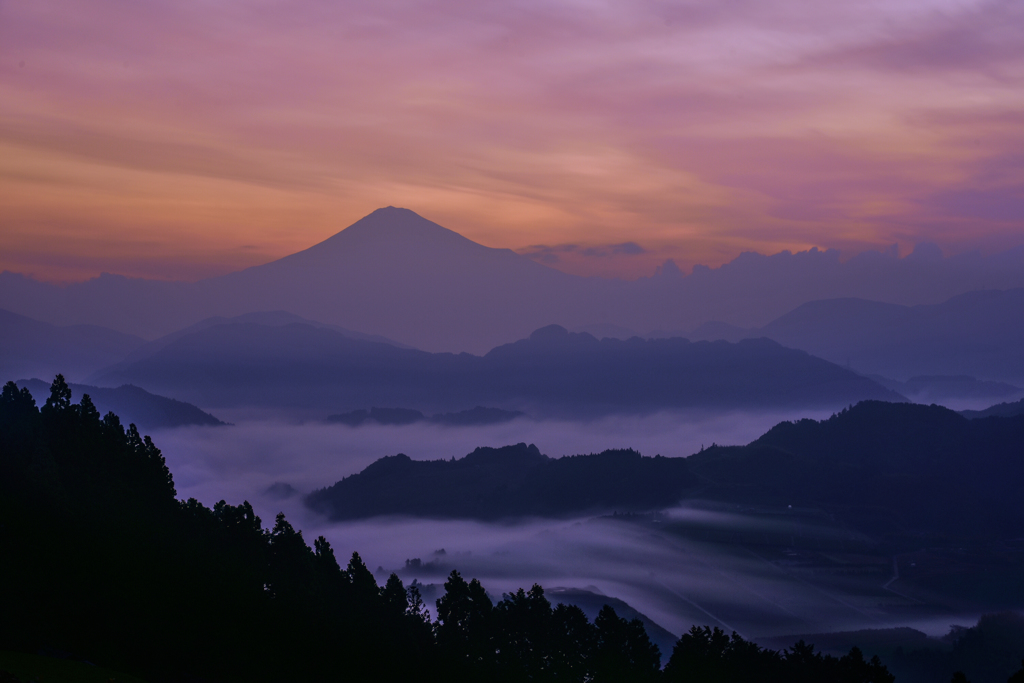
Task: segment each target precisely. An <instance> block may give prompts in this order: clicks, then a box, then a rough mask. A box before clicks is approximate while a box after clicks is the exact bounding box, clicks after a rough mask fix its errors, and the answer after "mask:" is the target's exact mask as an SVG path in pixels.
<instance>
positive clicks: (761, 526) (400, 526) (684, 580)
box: [154, 412, 977, 650]
mask: <svg viewBox="0 0 1024 683" xmlns="http://www.w3.org/2000/svg"><path fill="white" fill-rule="evenodd" d="M803 417H810V418H814V419H822V418H825V417H828V414H826V413H817V414H816V413H813V412H812V413H807V412H801V413H799V414H791V413H784V412H759V413H748V412H729V413H720V414H713V413H659V414H657V415H653V416H648V417H643V418H606V419H602V420H595V421H591V422H560V421H534V420H530V419H517V420H514V421H512V422H508V423H505V424H501V425H491V426H481V427H464V428H450V427H441V426H436V425H430V424H423V423H420V424H413V425H406V426H382V425H365V426H360V427H348V426H344V425H327V424H322V423H298V422H288V421H284V420H246V421H241V422H237V423H236V424H234V425H232V426H228V427H187V428H179V429H173V430H164V431H160V432H156V433H154V438H155V439H156V441H157V443H158V444H159V445H160V447H161V449H162V450H163V453H164V455H165V457H166V459H167V463H168V466H169V467H170V469H171V471H172V472H173V473H174V477H175V485H176V488H177V491H178V495H179V497H180V498H190V497H195V498H197V499H199V500H200V501H201V502H203V503H204V504H206V505H212V504H214V503H215V502H217V501H218V500H221V499H225V500H227V501H228V502H230V503H239V502H241V501H242V500H249V501H250V502H251V503H252V504H253V506H254V507H255V509H256V511H257V513H258V514H259V515H260V516H261V518H262V519H263V523H264V525H267V526H269V525H272V524H273V519H274V517H275V515H276V514H277V513H279V512H284V513H285V514H286V516H287V517H288V519H289V520H290V521H291V522H292V524H293V525H295V527H296V528H298V529H301V530H302V531H303V535H304V537H305V539H306V541H307V542H308V543H311V542H312V541H313V539H315V538H316V537H317V536H320V535H323V536H325V537H326V538H327V539H328V540H329V541H330V542H331V545H332V547H334V549H335V551H336V553H337V554H338V556H339V557H340V558H345V557H348V556H349V555H350V554H351V553H352V552H358V553H359V554H360V555H361V557H362V558H363V560H364V561H365V562H366V564H367V566H369V567H370V568H371V569H374V570H376V573H377V578H378V582H381V583H382V582H383V580H384V579H385V578H386V576H387V574H388V573H390V572H393V571H394V572H398V573H399V575H400V576H401V578H402V579H403V580H404V581H405V582H406V583H407V584H408V583H409V582H410V581H412V580H414V579H415V580H416V581H417V582H418V583H419V584H421V585H422V586H423V593H424V597H425V598H426V599H427V601H428V605H429V606H430V607H431V609H432V611H433V600H434V599H436V598H437V597H440V594H441V593H443V589H442V588H441V585H440V584H443V583H444V580H445V577H446V576H447V574H448V573H449V572H450V571H451V570H452V569H458V570H459V571H460V572H461V573H462V574H463V575H464V576H467V577H477V578H479V579H480V580H481V581H482V582H483V584H484V586H485V588H486V589H487V590H488V592H489V593H490V594H491V595H492V597H493V598H494V599H496V600H497V599H500V598H501V595H502V594H503V593H506V592H510V591H514V590H516V589H518V588H520V587H526V588H528V587H529V586H530V585H532V584H533V583H539V584H541V585H542V586H544V587H545V589H547V590H548V591H549V592H552V591H553V592H552V593H551V598H552V600H553V601H557V600H558V595H559V592H560V589H582V590H584V591H589V592H591V593H593V594H598V595H604V596H608V597H611V598H618V599H620V600H623V601H625V602H626V603H628V604H629V605H630V606H632V607H633V608H635V609H637V610H638V611H640V612H641V613H643V614H644V615H646V616H647V617H649V618H650V619H651V620H653V621H654V622H655V623H656V624H658V625H659V626H661V627H663V628H664V629H667V630H668V631H669V632H670V633H671V634H673V635H674V636H678V635H679V634H681V633H683V632H685V631H686V630H688V629H689V628H690V627H691V626H692V625H694V624H710V625H716V626H720V627H721V628H723V629H725V630H726V631H732V630H735V631H737V632H738V633H740V634H742V635H743V636H745V637H748V638H749V637H768V636H784V635H788V634H794V633H814V632H821V631H837V630H856V629H862V628H883V627H891V626H895V625H907V624H912V625H914V626H915V627H918V628H921V629H922V630H925V631H926V632H928V633H930V634H934V635H939V634H942V633H945V632H946V631H947V630H948V627H949V624H950V623H952V622H953V621H957V622H958V623H973V619H974V618H976V616H977V615H976V614H973V613H971V612H970V611H963V610H961V611H959V612H957V613H953V612H951V611H950V610H948V609H946V610H941V609H936V608H934V607H932V606H927V605H924V604H923V603H922V601H920V600H919V599H917V598H913V597H908V596H905V595H902V594H899V593H897V592H894V591H891V590H888V589H887V588H886V586H887V585H888V583H890V582H889V579H890V578H892V574H893V567H892V562H891V558H889V557H887V556H885V555H883V554H882V553H881V551H880V550H879V548H878V547H877V546H876V543H875V541H873V540H871V539H869V538H867V537H865V536H863V535H862V534H859V533H858V532H856V531H853V530H851V529H848V528H843V527H842V526H840V525H838V524H836V523H835V522H833V521H831V520H829V519H824V518H822V517H821V516H820V515H817V514H814V513H813V511H806V510H796V511H794V510H783V511H779V510H757V509H750V508H743V507H739V506H727V505H723V504H716V505H711V504H708V505H701V504H699V503H697V504H689V505H687V506H685V507H680V508H677V509H674V510H667V511H663V512H662V513H660V514H658V515H656V516H653V517H643V516H626V517H615V516H611V517H609V516H605V517H599V518H594V517H590V516H581V517H579V518H574V519H558V520H551V519H526V520H524V519H519V520H509V521H505V522H502V523H483V522H476V521H469V520H430V519H415V518H404V517H390V518H376V519H370V520H363V521H355V522H331V521H329V520H327V519H326V518H325V517H323V516H320V515H318V514H316V513H314V512H312V511H311V510H309V509H308V508H306V507H305V506H304V505H303V502H302V496H303V495H304V494H305V493H308V492H309V491H312V490H314V489H317V488H320V487H324V486H328V485H330V484H333V483H334V482H335V481H337V480H339V479H341V478H343V477H345V476H348V475H351V474H355V473H357V472H359V471H361V470H362V469H363V468H365V467H366V466H367V465H369V464H371V463H372V462H374V461H375V460H377V459H378V458H380V457H382V456H385V455H391V454H396V453H405V454H406V455H408V456H409V457H410V458H413V459H415V460H435V459H451V458H453V457H454V458H462V457H463V456H465V455H466V454H467V453H469V452H471V451H472V450H473V449H474V448H476V447H477V446H482V445H489V446H502V445H506V444H511V443H518V442H525V443H533V444H536V445H537V446H538V447H539V449H540V450H541V452H542V453H545V454H546V455H548V456H550V457H559V456H562V455H572V454H582V453H591V452H600V451H602V450H605V449H607V448H618V447H622V448H626V447H630V448H635V449H637V450H639V451H640V452H641V453H643V454H645V455H655V454H661V455H664V456H670V457H684V456H688V455H690V454H692V453H695V452H698V451H699V450H700V449H701V448H702V447H709V446H711V445H712V443H717V444H719V445H723V444H745V443H749V442H750V441H752V440H754V439H756V438H757V437H758V436H760V435H761V434H763V433H764V432H765V431H767V430H768V429H769V428H770V427H772V426H773V425H775V424H777V423H778V422H780V421H783V420H794V419H799V418H803ZM737 534H739V535H740V536H741V538H740V542H731V541H730V539H736V538H739V537H738V536H737ZM762 541H765V543H762ZM751 543H753V545H751ZM759 544H760V545H759ZM787 546H792V547H791V548H788V547H787ZM752 548H754V549H752ZM807 549H812V550H813V551H815V552H825V553H832V555H830V557H831V556H834V557H838V558H840V561H842V562H845V563H848V564H850V565H851V571H850V573H849V575H841V576H838V577H837V576H833V575H832V574H827V575H820V576H819V575H817V574H816V573H815V571H814V570H813V569H807V568H806V567H803V566H802V564H806V562H805V559H806V558H804V557H803V554H804V553H805V551H806V550H807ZM818 574H820V572H818ZM663 645H664V644H663ZM664 649H665V648H664V647H663V650H664Z"/></svg>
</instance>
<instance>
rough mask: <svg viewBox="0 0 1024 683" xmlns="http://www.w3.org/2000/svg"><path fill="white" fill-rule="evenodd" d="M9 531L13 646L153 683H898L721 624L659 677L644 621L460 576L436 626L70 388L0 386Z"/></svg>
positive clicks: (361, 570) (6, 571)
mask: <svg viewBox="0 0 1024 683" xmlns="http://www.w3.org/2000/svg"><path fill="white" fill-rule="evenodd" d="M0 520H2V522H0V557H2V558H3V562H2V563H0V601H2V603H0V604H2V605H3V618H2V619H0V649H7V650H16V651H22V652H55V651H59V652H64V653H70V654H71V655H72V656H74V657H78V658H82V659H88V660H90V661H92V662H95V663H97V664H101V665H103V666H107V667H109V668H112V669H118V670H123V671H127V672H130V673H135V674H138V675H141V676H143V677H145V678H147V679H149V680H151V681H159V680H206V681H295V680H303V681H326V680H375V681H388V680H395V681H406V680H413V679H424V678H426V679H429V680H448V681H462V680H466V681H469V680H474V681H476V680H493V681H526V680H535V681H594V682H596V683H600V682H602V681H641V682H642V681H655V680H659V679H661V678H667V679H668V680H673V681H675V680H680V681H695V682H696V681H712V680H713V681H728V680H737V681H739V680H750V679H749V678H744V676H748V674H747V673H745V672H748V671H750V670H751V669H750V668H749V667H751V666H757V667H761V666H768V667H774V668H766V669H763V670H762V671H761V672H760V673H758V677H757V680H765V681H770V680H776V679H777V680H789V681H826V680H827V681H839V682H840V683H842V682H844V681H851V682H852V681H857V682H859V683H888V682H890V681H891V680H892V679H891V677H890V676H888V674H887V673H886V671H885V669H884V667H882V666H881V665H880V664H878V663H877V662H871V663H866V662H864V661H863V659H862V658H860V656H859V652H856V651H855V652H851V653H850V655H848V656H846V657H844V658H842V659H839V660H836V659H834V658H831V657H824V658H823V657H822V656H821V655H819V654H815V653H814V651H813V648H810V647H807V646H804V645H803V644H798V645H796V646H794V649H793V650H792V651H786V652H785V653H783V654H781V655H780V654H778V653H775V652H772V651H768V650H762V649H760V648H758V647H757V646H756V645H754V644H752V643H746V642H745V641H742V639H740V638H738V637H737V636H733V637H732V638H727V637H726V636H724V634H722V633H721V632H720V631H717V630H716V631H710V630H708V629H703V630H701V629H695V630H694V631H692V632H691V633H690V634H688V635H687V636H684V638H683V639H681V640H680V641H679V644H678V645H677V647H676V651H675V652H674V653H673V655H672V658H671V660H670V661H669V663H668V666H667V668H666V669H665V671H664V673H663V672H662V671H661V670H660V664H661V653H660V652H659V651H658V648H657V647H656V646H655V645H653V644H652V643H651V642H650V639H649V638H648V636H647V633H646V632H645V631H644V627H643V625H642V624H641V622H640V621H639V620H636V619H634V620H632V621H626V620H625V619H622V618H620V617H618V616H617V615H616V614H615V612H614V610H613V609H612V608H611V607H607V606H606V607H605V608H604V609H603V610H602V611H601V612H600V614H599V615H598V616H597V618H596V619H595V620H594V622H593V623H590V622H589V621H588V620H587V618H586V616H584V614H583V612H582V611H581V610H580V609H579V608H577V607H567V606H565V605H558V606H556V607H552V605H551V604H550V602H549V601H548V600H547V598H546V597H545V596H544V591H543V589H542V588H541V587H540V586H536V585H535V586H534V587H533V588H531V589H530V590H529V591H524V590H519V591H518V592H516V593H514V594H512V595H507V596H505V597H504V599H502V600H501V601H500V602H498V603H497V604H496V605H495V604H494V603H493V602H492V600H491V599H490V597H488V595H487V593H486V592H485V591H484V589H483V587H482V586H481V585H480V583H479V582H478V581H477V580H475V579H474V580H472V581H468V582H467V581H466V580H465V579H464V578H463V577H462V576H460V575H459V573H458V572H452V574H451V575H450V576H449V578H448V580H447V582H446V583H445V589H446V593H445V595H444V596H443V597H442V598H441V599H440V600H438V601H437V616H438V620H437V622H436V623H431V621H430V616H429V613H428V612H427V610H426V608H425V606H424V604H423V602H422V600H421V599H420V596H419V593H418V591H417V590H416V589H415V587H411V588H406V587H405V586H403V584H402V582H401V580H399V578H398V577H397V576H395V575H392V576H391V577H390V578H389V579H388V580H387V582H386V583H385V584H384V586H378V585H377V582H376V580H375V579H374V577H373V575H372V574H371V573H370V571H369V570H368V569H367V568H366V566H365V565H364V564H363V562H362V560H361V559H360V558H359V555H358V554H354V555H353V556H352V558H351V560H350V561H349V562H348V565H347V566H346V567H345V568H342V567H341V566H340V564H339V563H338V561H337V559H336V558H335V556H334V553H333V552H332V550H331V547H330V545H329V544H328V542H327V541H326V539H324V538H323V537H320V538H318V539H316V540H315V541H314V543H313V547H312V548H310V547H309V546H308V545H307V544H306V542H305V539H303V537H302V533H301V532H300V531H297V530H296V529H294V528H293V527H292V526H291V524H289V523H288V521H287V520H286V519H285V518H284V516H283V515H278V517H277V519H276V521H275V524H274V526H273V528H272V529H270V530H267V529H264V528H263V526H262V523H261V520H260V519H259V517H257V516H256V515H255V514H254V512H253V509H252V507H251V506H250V505H249V504H248V503H242V504H241V505H237V506H232V505H228V504H227V503H225V502H223V501H222V502H220V503H218V504H217V505H215V506H214V507H213V508H212V509H210V508H207V507H205V506H203V505H201V504H200V503H198V502H197V501H196V500H194V499H192V500H188V501H178V500H177V499H176V497H175V490H174V483H173V480H172V477H171V474H170V472H169V471H168V469H167V466H166V464H165V463H164V459H163V456H162V455H161V453H160V451H159V449H158V448H157V447H156V446H155V445H154V444H153V442H152V441H151V440H150V439H149V437H143V436H141V435H140V434H139V433H138V430H137V429H136V428H135V427H134V425H132V426H130V427H129V428H128V429H127V430H126V429H124V427H122V426H121V424H120V422H119V420H118V418H117V416H115V415H114V414H112V413H108V414H107V415H106V416H105V417H103V418H101V417H100V415H99V413H98V412H97V411H96V409H95V407H94V406H93V404H92V402H91V401H90V399H89V397H88V396H83V397H82V400H81V402H80V403H78V404H73V403H72V402H71V392H70V389H69V388H68V387H67V385H66V384H65V382H64V380H63V378H62V377H60V376H58V377H57V379H56V380H55V381H54V383H53V386H52V387H51V396H50V398H49V399H48V400H47V401H46V405H44V406H43V408H42V409H37V407H36V405H35V401H34V400H33V399H32V397H31V395H30V394H29V393H28V392H27V391H24V390H19V389H18V388H17V387H16V386H15V385H14V384H13V383H8V384H7V385H6V386H4V388H3V391H2V394H0ZM744 667H747V668H744ZM769 673H770V675H771V676H776V678H770V677H768V675H769ZM730 676H731V677H732V678H730ZM737 677H738V678H737Z"/></svg>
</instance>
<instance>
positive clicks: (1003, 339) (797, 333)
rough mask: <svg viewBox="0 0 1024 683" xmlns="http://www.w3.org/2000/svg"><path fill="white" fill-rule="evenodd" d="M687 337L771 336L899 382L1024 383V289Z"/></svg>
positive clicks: (834, 302) (835, 305)
mask: <svg viewBox="0 0 1024 683" xmlns="http://www.w3.org/2000/svg"><path fill="white" fill-rule="evenodd" d="M687 336H689V337H690V338H691V339H708V340H711V339H725V340H729V341H738V340H740V339H745V338H753V337H768V338H769V339H774V340H775V341H777V342H779V343H780V344H782V345H783V346H788V347H790V348H797V349H803V350H804V351H807V352H808V353H812V354H814V355H815V356H819V357H821V358H825V359H826V360H830V361H832V362H834V363H839V364H841V365H848V366H849V367H851V368H853V369H855V370H857V371H859V372H863V373H867V374H877V375H883V376H885V377H890V378H893V379H896V380H906V379H908V378H911V377H915V376H922V375H925V376H927V375H932V376H934V375H946V376H956V375H961V376H962V375H967V376H970V377H977V378H981V379H983V380H989V381H992V380H1000V381H1004V382H1010V383H1012V384H1017V385H1024V289H1010V290H1005V291H1002V290H986V291H976V292H968V293H965V294H961V295H958V296H955V297H952V298H951V299H948V300H946V301H943V302H942V303H938V304H930V305H919V306H900V305H897V304H887V303H880V302H878V301H865V300H863V299H828V300H821V301H812V302H809V303H806V304H804V305H802V306H799V307H797V308H796V309H795V310H793V311H790V312H789V313H787V314H785V315H783V316H781V317H779V318H777V319H776V320H773V321H772V322H770V323H768V324H767V325H765V326H764V327H758V328H752V329H741V328H738V327H734V326H730V325H727V324H725V323H721V322H716V323H707V324H705V325H703V326H701V327H698V328H697V329H696V330H694V331H692V332H691V333H690V334H689V335H687ZM970 377H968V379H970ZM951 379H952V378H951ZM979 388H980V387H976V388H975V389H979ZM989 388H990V389H993V390H994V393H993V394H991V395H990V396H991V397H992V398H998V397H999V396H1000V395H1001V394H1000V393H999V392H1000V391H1002V389H1001V388H999V387H989Z"/></svg>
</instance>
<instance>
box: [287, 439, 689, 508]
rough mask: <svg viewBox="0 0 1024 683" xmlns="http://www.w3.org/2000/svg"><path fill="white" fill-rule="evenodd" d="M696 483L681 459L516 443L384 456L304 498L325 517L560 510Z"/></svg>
mask: <svg viewBox="0 0 1024 683" xmlns="http://www.w3.org/2000/svg"><path fill="white" fill-rule="evenodd" d="M696 483H697V480H696V478H695V477H694V476H693V475H692V474H691V473H690V472H689V470H688V469H687V467H686V462H685V460H683V459H682V458H662V457H661V456H655V457H653V458H647V457H643V456H641V455H640V454H639V453H637V452H636V451H633V450H609V451H604V452H603V453H599V454H596V455H593V454H592V455H577V456H569V457H564V458H557V459H552V458H548V457H547V456H545V455H543V454H541V452H540V451H539V450H538V449H537V447H536V446H534V445H533V444H530V445H529V446H527V445H526V444H524V443H521V444H517V445H515V446H505V447H504V448H477V449H476V450H475V451H473V452H472V453H470V454H469V455H467V456H466V457H464V458H462V459H460V460H432V461H416V460H412V459H410V458H409V456H407V455H404V454H402V453H399V454H398V455H393V456H388V457H385V458H381V459H380V460H378V461H377V462H375V463H373V464H372V465H370V466H369V467H367V468H366V469H364V470H363V471H362V472H360V473H359V474H354V475H352V476H350V477H346V478H344V479H342V480H341V481H339V482H338V483H336V484H334V485H333V486H330V487H328V488H326V489H320V490H318V491H314V492H313V493H311V494H310V495H309V496H307V498H306V503H307V504H308V505H309V506H310V507H312V508H313V509H314V510H317V511H319V512H323V513H324V514H327V515H328V516H329V517H331V518H332V519H359V518H363V517H374V516H377V515H415V516H417V517H430V518H435V519H437V518H458V517H462V518H472V519H485V520H493V519H499V518H502V517H561V516H565V515H571V514H580V513H587V512H605V511H608V510H636V509H641V510H646V509H650V508H652V507H668V506H671V505H674V504H675V503H677V502H678V500H679V492H680V491H683V490H686V489H688V488H692V487H693V486H695V485H696Z"/></svg>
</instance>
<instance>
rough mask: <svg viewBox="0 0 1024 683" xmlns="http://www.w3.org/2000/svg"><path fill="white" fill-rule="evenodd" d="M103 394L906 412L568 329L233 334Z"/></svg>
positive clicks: (759, 345)
mask: <svg viewBox="0 0 1024 683" xmlns="http://www.w3.org/2000/svg"><path fill="white" fill-rule="evenodd" d="M92 381H94V382H96V383H97V384H100V385H104V386H116V385H120V384H136V385H139V386H145V387H147V388H149V389H151V390H152V391H156V392H158V393H161V394H166V395H170V396H175V397H177V398H180V399H182V400H187V401H189V402H192V403H196V404H197V405H201V406H204V407H208V408H214V407H237V406H264V407H278V408H285V407H286V408H307V409H319V410H324V409H326V410H327V411H331V412H336V411H345V410H352V409H362V407H363V406H366V405H377V406H405V407H407V408H408V409H410V410H415V411H427V412H437V413H447V412H457V411H463V410H468V409H470V408H471V407H473V406H491V407H493V408H498V409H500V410H506V411H524V412H526V413H528V414H530V415H532V416H534V417H587V416H598V415H605V414H612V413H650V412H654V411H658V410H664V409H679V408H708V409H714V408H776V407H779V406H793V407H797V406H801V407H812V406H813V407H819V406H834V407H841V406H845V405H848V404H851V403H855V402H857V401H859V400H863V399H868V398H878V399H883V400H901V397H900V396H899V395H898V394H896V393H895V392H892V391H890V390H887V389H885V388H884V387H882V386H880V385H879V384H877V383H876V382H874V381H872V380H871V379H868V378H866V377H862V376H860V375H857V374H856V373H853V372H850V371H848V370H845V369H843V368H841V367H839V366H837V365H835V364H832V363H828V362H826V361H823V360H821V359H818V358H814V357H812V356H810V355H808V354H806V353H804V352H802V351H794V350H791V349H786V348H783V347H782V346H780V345H778V344H776V343H775V342H772V341H769V340H766V339H760V340H746V341H742V342H739V343H736V344H730V343H727V342H698V343H690V342H689V341H687V340H685V339H657V340H647V341H645V340H642V339H631V340H628V341H619V340H616V339H605V340H603V341H598V340H597V339H595V338H594V337H592V336H590V335H588V334H575V333H569V332H567V331H566V330H565V329H564V328H562V327H558V326H550V327H546V328H542V329H540V330H537V331H535V332H534V333H533V334H532V335H530V337H529V338H528V339H523V340H520V341H518V342H515V343H514V344H506V345H503V346H499V347H497V348H495V349H493V350H491V351H490V352H489V353H487V354H486V355H484V356H473V355H470V354H466V353H463V354H458V355H454V354H449V353H438V354H432V353H427V352H425V351H418V350H414V349H403V348H398V347H395V346H392V345H390V344H384V343H379V342H371V341H363V340H358V339H352V338H349V337H345V336H343V335H342V334H340V333H338V332H336V331H334V330H331V329H325V328H317V327H313V326H312V325H308V324H298V323H294V324H289V325H280V326H266V325H257V324H254V323H231V324H222V325H215V326H213V327H208V328H205V329H200V330H198V331H196V332H192V333H189V334H185V335H182V336H180V337H179V338H177V339H175V340H174V341H172V342H170V343H168V344H167V345H165V346H163V347H162V348H159V349H157V350H156V351H155V352H153V353H152V354H151V355H149V356H148V357H145V358H141V359H139V360H137V361H135V362H130V363H123V364H119V365H117V366H115V367H113V368H111V369H108V370H105V371H102V372H99V373H97V374H96V375H94V376H93V377H92ZM324 417H326V416H325V415H324Z"/></svg>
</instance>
